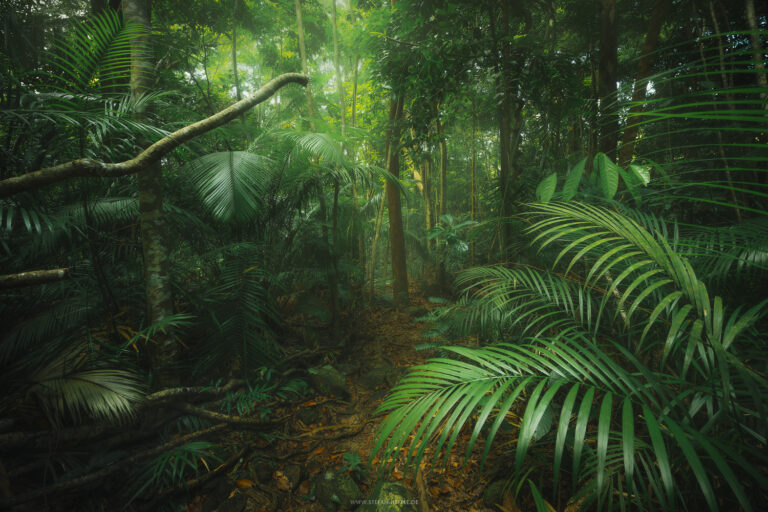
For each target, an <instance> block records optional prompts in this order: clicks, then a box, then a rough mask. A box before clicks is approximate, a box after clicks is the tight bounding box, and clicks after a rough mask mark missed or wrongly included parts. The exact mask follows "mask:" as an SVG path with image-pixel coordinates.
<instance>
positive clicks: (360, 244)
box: [352, 54, 365, 268]
mask: <svg viewBox="0 0 768 512" xmlns="http://www.w3.org/2000/svg"><path fill="white" fill-rule="evenodd" d="M358 67H360V55H359V54H358V55H355V78H354V81H353V83H352V127H353V128H354V127H356V126H357V78H358ZM354 154H356V151H353V155H354ZM357 201H358V200H357V179H356V178H353V180H352V206H353V207H354V212H355V231H356V232H357V253H358V257H359V258H360V268H365V242H364V240H363V225H362V222H360V207H359V205H358V202H357Z"/></svg>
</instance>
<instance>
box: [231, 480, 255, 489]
mask: <svg viewBox="0 0 768 512" xmlns="http://www.w3.org/2000/svg"><path fill="white" fill-rule="evenodd" d="M235 485H236V486H237V488H238V489H250V488H251V487H253V486H254V483H253V480H248V479H247V478H242V479H240V480H238V481H236V482H235Z"/></svg>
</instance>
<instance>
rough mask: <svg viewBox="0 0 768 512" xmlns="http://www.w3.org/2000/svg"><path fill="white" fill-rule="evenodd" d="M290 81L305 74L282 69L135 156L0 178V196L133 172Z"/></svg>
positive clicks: (81, 161)
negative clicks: (240, 97)
mask: <svg viewBox="0 0 768 512" xmlns="http://www.w3.org/2000/svg"><path fill="white" fill-rule="evenodd" d="M290 83H296V84H300V85H303V86H305V87H306V85H307V84H308V83H309V78H307V76H306V75H302V74H299V73H285V74H283V75H280V76H278V77H276V78H273V79H272V80H270V81H269V82H267V83H266V84H265V85H264V86H263V87H262V88H260V89H259V90H258V91H256V92H255V93H254V94H253V96H250V97H249V98H245V99H243V100H240V101H238V102H237V103H234V104H233V105H230V106H229V107H227V108H225V109H224V110H221V111H220V112H217V113H216V114H213V115H212V116H210V117H208V118H206V119H203V120H201V121H198V122H196V123H193V124H190V125H189V126H185V127H184V128H180V129H178V130H176V131H175V132H173V133H171V134H170V135H168V136H166V137H163V138H162V139H160V140H159V141H157V142H155V143H154V144H152V145H151V146H149V147H148V148H147V149H145V150H144V151H142V152H141V153H139V154H138V155H136V156H135V157H133V158H131V159H130V160H126V161H124V162H118V163H107V162H99V161H96V160H91V159H89V158H81V159H79V160H73V161H71V162H67V163H64V164H61V165H56V166H54V167H47V168H45V169H40V170H39V171H34V172H29V173H26V174H22V175H21V176H15V177H13V178H8V179H5V180H2V181H0V198H3V197H8V196H10V195H12V194H16V193H18V192H23V191H25V190H31V189H35V188H39V187H42V186H45V185H50V184H52V183H58V182H59V181H64V180H66V179H69V178H82V177H89V176H91V177H96V176H101V177H115V176H125V175H126V174H134V173H137V172H139V171H141V170H142V169H145V168H146V166H147V165H149V164H151V163H154V162H157V161H159V160H160V159H161V158H162V157H163V156H165V155H167V154H168V153H170V152H171V151H173V150H174V149H176V148H177V147H178V146H180V145H181V144H184V143H185V142H187V141H189V140H190V139H192V138H194V137H197V136H198V135H202V134H203V133H206V132H209V131H211V130H213V129H214V128H218V127H219V126H222V125H224V124H226V123H228V122H229V121H232V120H233V119H236V118H237V117H239V116H240V114H242V113H244V112H246V111H247V110H250V109H251V108H253V107H255V106H256V105H258V104H259V103H262V102H264V101H265V100H267V99H269V98H270V97H271V96H272V95H273V94H275V93H276V92H277V91H278V90H279V89H280V88H282V87H283V86H284V85H287V84H290Z"/></svg>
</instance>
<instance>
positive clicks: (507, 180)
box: [489, 0, 513, 260]
mask: <svg viewBox="0 0 768 512" xmlns="http://www.w3.org/2000/svg"><path fill="white" fill-rule="evenodd" d="M489 14H490V20H491V24H490V28H491V37H492V39H493V41H494V46H496V48H497V49H498V51H499V53H500V54H501V62H500V63H497V64H496V71H497V77H498V78H497V80H496V88H497V90H498V93H499V95H500V96H501V99H500V101H499V103H498V108H497V114H496V120H497V122H498V125H499V190H500V191H501V208H500V209H499V222H500V231H499V234H500V237H499V249H500V252H501V258H502V260H506V250H507V247H508V246H509V242H510V240H509V239H510V237H511V231H510V224H509V222H507V219H509V218H510V217H511V216H512V197H511V196H512V180H513V169H512V134H511V130H510V128H511V125H512V93H513V91H512V82H511V77H512V68H511V65H512V52H511V49H510V46H509V23H510V6H509V2H506V1H504V0H502V1H501V21H500V24H501V27H499V30H498V31H497V30H496V23H495V19H496V16H495V13H493V12H491V13H489ZM497 32H498V33H497Z"/></svg>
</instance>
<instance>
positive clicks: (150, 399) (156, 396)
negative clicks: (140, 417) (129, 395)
mask: <svg viewBox="0 0 768 512" xmlns="http://www.w3.org/2000/svg"><path fill="white" fill-rule="evenodd" d="M243 386H245V381H244V380H240V379H232V380H230V381H229V382H227V383H226V384H225V385H223V386H221V387H217V388H211V387H208V386H197V387H181V388H169V389H163V390H161V391H157V392H156V393H152V394H151V395H147V396H146V398H145V399H144V400H145V402H146V403H148V404H152V403H157V402H165V401H166V400H174V399H176V398H179V397H183V396H187V395H195V397H201V396H202V397H206V398H213V397H217V396H221V395H226V394H227V393H229V392H230V391H234V390H236V389H240V388H241V387H243Z"/></svg>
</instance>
